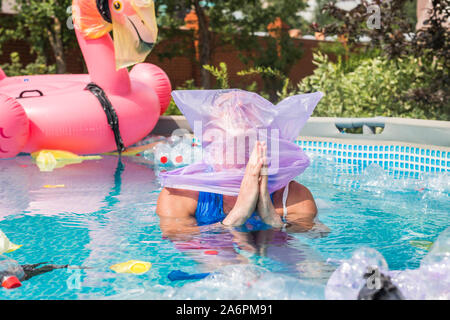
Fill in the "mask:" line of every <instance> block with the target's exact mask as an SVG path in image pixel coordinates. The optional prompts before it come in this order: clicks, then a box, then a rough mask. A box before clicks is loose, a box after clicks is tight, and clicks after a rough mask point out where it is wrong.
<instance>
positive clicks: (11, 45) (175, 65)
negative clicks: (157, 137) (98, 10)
mask: <svg viewBox="0 0 450 320" xmlns="http://www.w3.org/2000/svg"><path fill="white" fill-rule="evenodd" d="M1 15H2V14H0V19H1ZM185 36H190V34H189V33H186V34H185ZM173 41H177V40H173ZM295 41H298V42H301V44H302V48H303V56H302V58H301V59H300V60H299V61H298V62H297V63H296V64H295V65H294V66H293V67H292V69H291V72H290V74H289V77H290V79H291V80H292V82H293V83H297V82H298V81H300V80H301V79H302V78H304V77H305V76H307V75H310V74H311V73H312V72H313V70H314V68H315V66H314V65H313V64H312V50H313V49H314V48H316V47H317V46H318V41H317V40H306V39H295ZM167 45H169V44H168V43H164V42H161V43H160V44H158V46H156V47H155V49H154V50H153V51H152V53H151V54H150V55H149V57H148V58H147V62H150V63H153V64H156V65H158V66H159V67H161V68H162V69H163V70H164V71H165V72H166V73H167V74H168V76H169V78H170V79H171V82H172V86H173V88H175V87H177V86H180V85H182V84H184V82H185V81H186V80H190V79H194V80H195V83H196V84H197V85H199V84H200V66H199V65H198V64H197V63H195V62H194V61H192V59H191V58H190V57H189V56H187V55H186V56H177V57H174V58H171V59H167V58H165V59H163V60H160V59H159V57H158V53H162V52H163V51H164V50H165V48H166V46H167ZM15 51H16V52H19V54H20V57H21V61H22V62H23V63H24V64H28V63H30V62H33V61H34V59H35V56H34V55H33V54H31V53H30V47H29V45H28V44H27V43H26V42H25V41H11V42H8V43H5V44H4V45H3V46H2V54H0V64H4V63H8V62H10V59H9V57H10V54H11V52H15ZM238 53H239V52H238V51H237V50H236V49H235V48H233V47H231V46H223V47H219V48H216V50H215V53H214V55H213V57H212V64H213V65H216V66H217V65H218V64H219V63H220V62H225V63H226V64H227V66H228V70H229V76H230V82H231V84H232V85H235V86H241V85H246V84H250V83H251V82H253V81H255V80H256V81H257V83H258V84H259V85H261V79H259V77H258V76H255V77H239V76H237V75H236V72H238V71H240V70H243V69H247V68H248V67H249V66H246V65H244V64H243V63H242V62H241V60H240V59H239V56H238ZM66 58H67V70H68V72H69V73H84V72H86V71H85V66H84V63H83V60H82V55H81V51H80V50H79V47H78V46H75V48H74V49H71V50H70V52H68V53H66ZM49 61H50V62H52V61H53V57H52V55H51V52H49Z"/></svg>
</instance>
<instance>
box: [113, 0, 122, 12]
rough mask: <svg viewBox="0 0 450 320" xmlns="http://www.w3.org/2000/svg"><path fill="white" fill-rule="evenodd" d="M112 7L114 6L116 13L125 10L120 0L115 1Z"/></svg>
mask: <svg viewBox="0 0 450 320" xmlns="http://www.w3.org/2000/svg"><path fill="white" fill-rule="evenodd" d="M112 6H113V9H114V11H116V12H122V10H123V3H122V1H120V0H115V1H113V3H112Z"/></svg>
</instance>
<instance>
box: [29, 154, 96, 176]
mask: <svg viewBox="0 0 450 320" xmlns="http://www.w3.org/2000/svg"><path fill="white" fill-rule="evenodd" d="M31 157H32V158H33V159H34V160H35V162H36V165H37V166H38V167H39V170H40V171H43V172H50V171H53V170H54V169H58V168H62V167H64V166H66V165H69V164H75V163H81V162H83V161H85V160H99V159H102V157H100V156H79V155H77V154H75V153H72V152H69V151H62V150H40V151H36V152H33V153H32V154H31Z"/></svg>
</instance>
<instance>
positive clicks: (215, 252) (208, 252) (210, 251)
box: [204, 250, 219, 255]
mask: <svg viewBox="0 0 450 320" xmlns="http://www.w3.org/2000/svg"><path fill="white" fill-rule="evenodd" d="M204 254H209V255H217V254H219V252H217V251H216V250H206V251H205V252H204Z"/></svg>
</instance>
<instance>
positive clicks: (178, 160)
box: [175, 156, 183, 163]
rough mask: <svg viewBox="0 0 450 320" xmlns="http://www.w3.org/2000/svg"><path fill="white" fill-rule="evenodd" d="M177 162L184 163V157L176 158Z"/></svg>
mask: <svg viewBox="0 0 450 320" xmlns="http://www.w3.org/2000/svg"><path fill="white" fill-rule="evenodd" d="M175 161H176V162H177V163H181V162H183V156H177V157H176V158H175Z"/></svg>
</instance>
